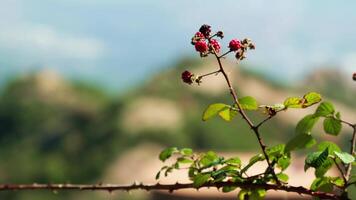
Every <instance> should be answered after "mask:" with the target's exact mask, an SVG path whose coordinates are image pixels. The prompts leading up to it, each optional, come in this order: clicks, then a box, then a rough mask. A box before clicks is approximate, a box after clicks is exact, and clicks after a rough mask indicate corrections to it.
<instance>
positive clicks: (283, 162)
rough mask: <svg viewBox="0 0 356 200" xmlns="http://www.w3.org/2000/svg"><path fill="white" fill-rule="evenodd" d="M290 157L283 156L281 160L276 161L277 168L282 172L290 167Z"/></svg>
mask: <svg viewBox="0 0 356 200" xmlns="http://www.w3.org/2000/svg"><path fill="white" fill-rule="evenodd" d="M290 162H291V160H290V156H287V155H284V156H283V157H282V158H279V159H278V162H277V166H278V167H279V168H280V169H281V170H282V171H284V170H285V169H287V167H288V166H289V165H290Z"/></svg>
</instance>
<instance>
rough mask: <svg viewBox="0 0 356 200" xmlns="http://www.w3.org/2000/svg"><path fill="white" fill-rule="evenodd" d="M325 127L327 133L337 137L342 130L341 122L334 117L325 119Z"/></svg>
mask: <svg viewBox="0 0 356 200" xmlns="http://www.w3.org/2000/svg"><path fill="white" fill-rule="evenodd" d="M323 125H324V131H325V133H328V134H330V135H335V136H337V135H339V133H340V131H341V128H342V124H341V121H340V120H337V119H335V118H332V117H330V118H329V117H328V118H325V119H324V123H323Z"/></svg>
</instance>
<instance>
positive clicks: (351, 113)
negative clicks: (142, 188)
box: [0, 0, 356, 200]
mask: <svg viewBox="0 0 356 200" xmlns="http://www.w3.org/2000/svg"><path fill="white" fill-rule="evenodd" d="M355 8H356V2H354V1H347V2H344V3H343V4H340V3H339V2H336V1H325V0H323V1H321V0H320V1H307V0H303V1H302V0H292V1H282V0H279V1H268V2H265V1H216V2H213V1H194V2H193V1H188V0H182V1H175V2H172V1H163V0H157V1H137V0H130V1H129V0H119V1H117V0H116V1H114V0H53V1H40V0H26V1H25V0H0V29H1V31H0V182H1V183H33V182H37V183H42V182H46V183H59V182H61V183H62V182H64V183H98V182H104V183H120V184H125V183H127V184H130V183H132V182H133V181H135V180H136V181H144V182H145V183H154V176H155V173H156V172H157V171H158V169H159V168H160V166H161V165H162V164H161V163H160V162H159V161H158V158H157V155H158V154H159V152H160V151H161V150H162V149H163V148H165V147H167V146H178V147H190V148H193V149H195V150H197V151H204V150H214V151H217V152H221V154H223V155H239V156H241V157H242V158H243V160H244V159H245V160H246V159H248V156H249V155H252V154H253V153H254V152H256V151H257V150H258V143H257V142H256V140H255V138H254V135H253V134H250V130H249V128H248V127H247V126H246V125H245V124H244V123H243V122H242V120H240V119H238V118H237V119H236V120H235V121H234V123H230V124H227V123H226V122H224V121H222V120H220V119H214V120H211V121H209V122H202V121H201V114H202V111H203V110H204V108H205V107H206V106H207V105H208V104H210V103H215V102H225V103H229V102H230V97H229V93H228V91H227V88H226V86H225V83H224V81H223V80H222V79H221V77H219V76H212V77H209V78H207V79H205V81H204V82H203V83H202V85H201V86H189V85H185V84H184V83H182V81H181V80H180V74H181V72H182V71H184V70H186V69H189V70H190V71H192V72H194V73H196V74H202V73H208V72H210V71H213V70H214V69H215V68H216V63H215V62H214V60H212V59H209V58H204V59H200V58H199V56H198V54H197V53H196V52H195V50H194V47H193V46H191V45H190V39H191V37H192V36H193V34H194V33H195V32H196V31H197V30H198V29H199V27H200V25H202V24H205V23H207V24H210V25H211V26H212V28H213V30H215V31H217V30H223V31H224V34H225V38H224V40H222V41H221V44H222V46H223V47H224V48H225V49H226V47H227V44H228V42H229V40H231V39H233V38H239V39H243V38H245V37H249V38H251V39H252V40H253V41H254V43H255V44H256V50H254V51H251V52H249V53H248V58H247V60H245V61H243V62H242V65H241V66H237V63H236V62H235V60H234V57H233V56H231V57H229V58H228V59H226V60H225V65H226V68H227V69H228V71H229V74H230V75H231V76H232V80H233V82H234V85H235V86H236V87H237V90H238V92H239V93H240V94H241V95H240V96H243V95H250V96H254V97H255V98H256V99H257V100H258V102H259V103H260V104H274V103H281V102H283V100H284V99H285V98H286V97H288V96H294V95H303V94H305V93H306V92H308V91H317V92H320V93H321V94H322V95H323V97H325V99H327V100H331V101H333V102H335V105H336V109H337V110H339V111H340V112H341V114H342V117H343V118H344V119H345V120H349V121H351V122H356V108H355V107H356V101H355V95H356V83H355V82H353V81H352V78H351V76H352V72H355V71H356V37H355V35H356V26H355V22H356V12H354V10H355ZM314 109H315V108H311V109H308V110H303V111H293V110H291V111H290V112H286V113H282V114H281V115H280V116H278V117H277V118H276V119H274V120H272V121H271V122H270V124H269V125H267V126H265V127H264V129H263V137H264V138H265V140H266V142H267V144H269V145H273V144H277V143H281V142H286V141H288V139H289V138H291V137H292V136H293V134H294V127H295V125H296V123H297V121H298V120H299V119H301V118H302V117H303V115H305V114H307V113H311V112H313V111H314ZM249 114H251V116H252V118H253V119H254V120H258V119H261V118H263V114H261V113H257V114H252V113H249ZM344 130H345V131H344V132H343V133H341V134H342V136H340V137H338V138H335V137H330V136H325V134H323V132H322V130H321V129H317V130H316V131H315V133H313V135H314V136H315V137H317V138H319V139H320V138H323V139H330V140H332V141H334V142H337V143H338V144H339V145H340V146H342V147H343V148H347V149H348V148H349V146H348V145H349V142H348V141H349V138H350V130H348V129H347V127H345V129H344ZM298 156H299V155H298V154H297V155H295V158H296V159H301V160H300V162H299V165H300V166H292V169H291V172H292V173H294V175H296V176H297V177H298V176H299V177H302V178H300V179H301V180H291V182H293V181H294V183H295V184H297V185H305V186H308V185H309V184H310V183H311V181H312V179H311V177H312V174H313V173H312V171H311V170H310V172H308V173H309V174H307V175H306V176H304V175H302V174H304V172H303V158H302V157H301V158H299V157H298ZM297 165H298V164H297ZM262 167H263V166H262ZM305 177H306V178H305ZM175 180H180V181H187V178H186V177H185V176H184V173H182V174H176V175H175V176H173V177H172V178H171V179H167V180H164V181H167V182H169V181H171V182H175ZM298 181H299V182H298ZM204 195H205V196H204ZM214 195H219V194H217V193H216V192H215V193H214V192H213V193H211V194H210V193H209V192H208V191H203V192H201V193H196V192H190V191H186V192H181V193H173V194H171V195H169V194H166V193H160V192H152V193H141V192H134V193H132V194H128V193H117V192H116V193H113V194H107V193H100V192H98V193H91V192H62V191H60V192H56V191H53V192H48V191H47V192H43V191H42V192H34V191H31V192H1V193H0V198H1V199H19V200H25V199H26V200H27V199H39V200H41V199H93V200H97V199H123V200H125V199H199V198H200V199H208V197H210V198H211V199H221V198H222V196H214ZM235 195H236V194H230V196H229V195H225V196H224V198H226V199H234V198H236V196H235ZM275 195H277V194H275ZM283 195H284V196H283V198H287V195H286V194H283ZM274 197H276V198H282V197H281V196H274ZM271 198H272V197H271Z"/></svg>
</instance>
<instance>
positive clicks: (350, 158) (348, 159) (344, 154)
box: [334, 151, 355, 164]
mask: <svg viewBox="0 0 356 200" xmlns="http://www.w3.org/2000/svg"><path fill="white" fill-rule="evenodd" d="M334 153H335V155H336V156H337V157H338V158H339V159H340V160H341V161H342V162H343V163H344V164H350V163H352V162H354V161H355V158H354V157H353V156H352V155H351V154H349V153H347V152H341V153H339V152H337V151H335V152H334Z"/></svg>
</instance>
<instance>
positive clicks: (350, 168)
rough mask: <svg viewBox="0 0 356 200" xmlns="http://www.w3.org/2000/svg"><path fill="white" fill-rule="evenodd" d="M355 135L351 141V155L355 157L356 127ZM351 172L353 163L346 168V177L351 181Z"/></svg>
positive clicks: (355, 128) (355, 126)
mask: <svg viewBox="0 0 356 200" xmlns="http://www.w3.org/2000/svg"><path fill="white" fill-rule="evenodd" d="M353 129H354V130H353V133H352V139H351V140H350V143H351V147H350V154H351V155H353V156H354V155H355V143H356V125H354V126H353ZM351 170H352V163H350V164H348V165H347V167H346V174H345V177H346V178H347V179H348V180H349V179H350V175H351Z"/></svg>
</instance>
